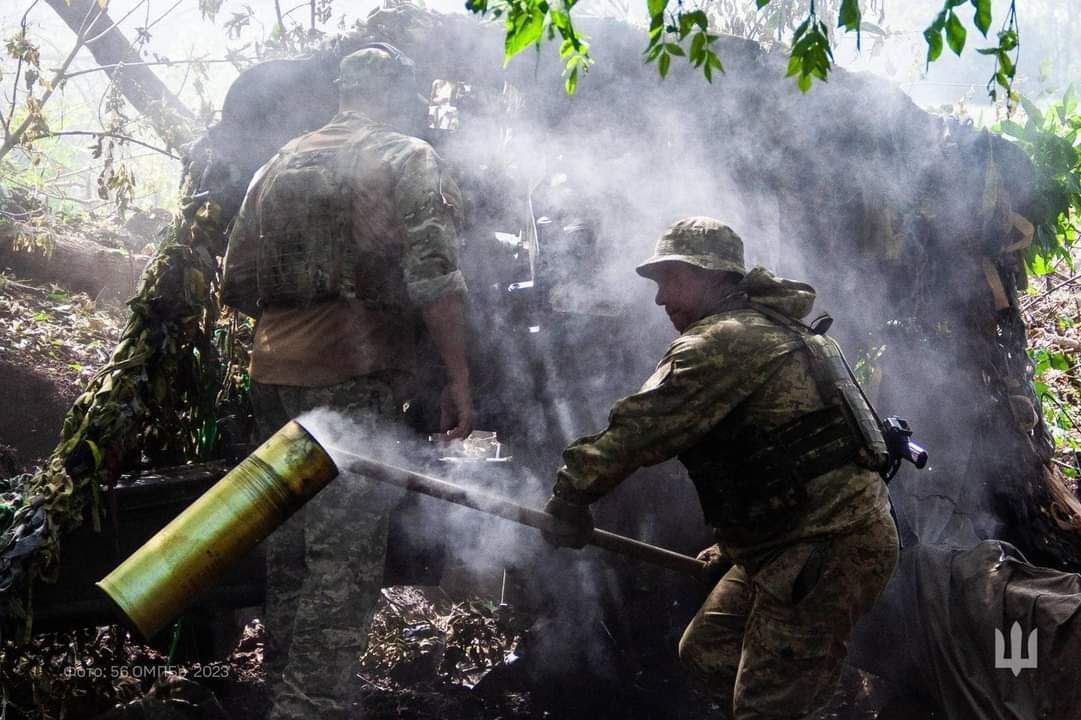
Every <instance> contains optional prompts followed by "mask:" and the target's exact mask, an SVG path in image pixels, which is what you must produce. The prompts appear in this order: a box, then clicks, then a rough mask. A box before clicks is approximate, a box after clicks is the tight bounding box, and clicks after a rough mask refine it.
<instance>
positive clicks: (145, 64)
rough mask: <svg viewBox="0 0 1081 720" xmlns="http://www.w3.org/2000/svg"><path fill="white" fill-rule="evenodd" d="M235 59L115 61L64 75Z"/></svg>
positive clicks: (69, 76) (251, 60)
mask: <svg viewBox="0 0 1081 720" xmlns="http://www.w3.org/2000/svg"><path fill="white" fill-rule="evenodd" d="M237 59H239V60H247V61H249V62H254V60H253V58H248V57H244V58H237ZM232 62H233V60H230V59H228V58H221V59H214V60H157V61H154V62H137V63H113V64H112V65H98V66H96V67H92V68H86V69H85V70H76V71H75V72H71V73H68V74H67V75H65V76H64V79H65V80H70V79H71V78H74V77H79V76H80V75H89V74H90V73H96V72H102V71H104V70H115V69H116V68H121V67H124V68H131V67H150V66H151V65H198V64H199V63H207V64H209V63H232Z"/></svg>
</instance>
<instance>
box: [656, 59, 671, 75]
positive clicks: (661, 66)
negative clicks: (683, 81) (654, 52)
mask: <svg viewBox="0 0 1081 720" xmlns="http://www.w3.org/2000/svg"><path fill="white" fill-rule="evenodd" d="M671 64H672V56H671V55H669V54H668V53H664V54H662V55H661V57H660V59H659V60H657V71H658V72H659V73H660V74H661V79H664V78H666V77H668V66H669V65H671Z"/></svg>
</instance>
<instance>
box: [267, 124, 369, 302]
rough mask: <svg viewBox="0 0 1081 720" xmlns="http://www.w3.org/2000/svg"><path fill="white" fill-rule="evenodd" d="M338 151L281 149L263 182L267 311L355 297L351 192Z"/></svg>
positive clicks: (355, 267) (340, 150)
mask: <svg viewBox="0 0 1081 720" xmlns="http://www.w3.org/2000/svg"><path fill="white" fill-rule="evenodd" d="M348 147H349V146H348V145H343V146H341V147H340V148H330V149H327V148H320V149H314V150H301V151H290V152H285V151H283V153H282V155H280V156H279V158H278V160H277V161H276V162H275V164H274V165H273V166H272V167H271V168H270V169H269V171H268V173H267V176H266V178H264V180H263V182H262V187H261V189H260V192H259V198H258V204H257V207H256V212H257V213H258V218H257V222H258V230H259V241H258V249H257V282H258V290H259V302H260V304H261V305H263V306H270V305H287V306H306V305H311V304H313V303H316V302H322V301H327V300H333V299H336V298H339V297H351V296H354V295H355V293H356V287H355V285H356V271H357V265H356V262H357V251H356V246H355V243H354V240H353V233H352V192H351V189H350V186H349V182H348V177H347V175H346V173H345V171H344V167H343V166H344V160H345V158H344V157H343V156H344V155H345V153H346V151H347V150H348Z"/></svg>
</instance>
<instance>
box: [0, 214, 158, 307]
mask: <svg viewBox="0 0 1081 720" xmlns="http://www.w3.org/2000/svg"><path fill="white" fill-rule="evenodd" d="M148 262H150V257H149V256H147V255H137V254H129V253H128V251H126V250H118V249H116V248H108V247H105V246H104V245H98V244H97V243H95V242H91V241H89V240H80V239H77V238H73V237H58V238H56V239H55V241H54V242H53V243H52V247H51V248H49V249H48V250H45V249H42V248H30V249H27V248H23V247H20V246H18V244H17V243H16V235H15V233H14V232H13V231H12V228H11V227H10V226H5V227H2V228H0V269H4V268H6V269H8V270H10V271H11V272H12V273H14V274H15V275H16V276H17V277H23V278H31V279H34V280H37V281H41V282H51V283H56V284H57V285H61V286H63V287H65V288H68V289H70V290H74V291H77V292H85V293H86V294H87V295H90V296H91V297H94V298H97V297H108V298H111V299H117V300H123V299H125V298H128V297H131V296H132V295H134V294H135V286H136V284H137V283H138V281H139V276H140V275H141V274H142V272H143V268H145V267H146V264H147V263H148Z"/></svg>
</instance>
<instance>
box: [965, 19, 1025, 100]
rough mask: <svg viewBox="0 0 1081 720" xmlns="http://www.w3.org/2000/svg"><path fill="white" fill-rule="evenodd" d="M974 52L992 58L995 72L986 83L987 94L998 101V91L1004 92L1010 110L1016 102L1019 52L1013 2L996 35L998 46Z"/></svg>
mask: <svg viewBox="0 0 1081 720" xmlns="http://www.w3.org/2000/svg"><path fill="white" fill-rule="evenodd" d="M988 12H990V11H988ZM985 34H986V33H985ZM976 52H978V53H979V54H980V55H991V56H994V58H995V71H994V73H993V74H992V75H991V79H990V80H988V81H987V94H988V95H990V96H991V100H992V101H994V100H998V93H999V91H1000V90H1002V91H1004V92H1005V93H1006V104H1007V107H1008V108H1009V109H1011V110H1012V109H1013V106H1014V104H1015V102H1016V101H1017V94H1016V93H1015V92H1014V91H1013V79H1014V77H1015V76H1016V74H1017V57H1018V55H1019V54H1020V52H1021V39H1020V35H1019V34H1018V30H1017V8H1016V7H1015V5H1014V2H1011V3H1010V11H1009V14H1008V15H1007V17H1006V23H1005V25H1004V26H1003V28H1002V30H1001V31H999V33H998V45H996V46H994V47H988V48H980V49H979V50H977V51H976ZM1010 53H1013V57H1010Z"/></svg>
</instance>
